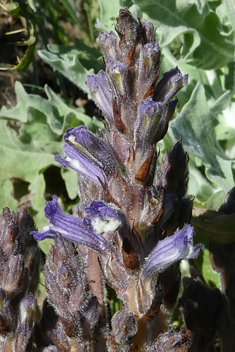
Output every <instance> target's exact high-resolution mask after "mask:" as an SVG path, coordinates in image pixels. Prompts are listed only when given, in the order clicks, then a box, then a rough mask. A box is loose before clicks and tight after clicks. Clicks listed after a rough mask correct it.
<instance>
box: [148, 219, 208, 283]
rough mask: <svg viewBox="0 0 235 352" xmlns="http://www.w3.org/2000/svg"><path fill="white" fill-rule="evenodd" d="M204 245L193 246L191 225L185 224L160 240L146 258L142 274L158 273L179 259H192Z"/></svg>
mask: <svg viewBox="0 0 235 352" xmlns="http://www.w3.org/2000/svg"><path fill="white" fill-rule="evenodd" d="M203 248H204V246H203V245H202V244H196V246H193V227H192V226H191V225H188V224H186V225H185V226H184V228H183V229H181V230H177V231H176V232H175V233H174V235H173V236H171V237H167V238H165V239H164V240H162V241H160V242H159V243H158V244H157V246H156V247H155V248H154V250H153V251H152V253H151V254H150V255H149V257H148V258H147V260H146V263H145V265H144V267H143V271H142V275H144V276H150V275H151V274H153V273H160V272H162V271H163V270H165V269H166V268H167V267H169V266H170V265H171V264H172V263H174V262H176V261H178V260H181V259H193V258H196V257H197V256H198V255H199V252H200V250H202V249H203Z"/></svg>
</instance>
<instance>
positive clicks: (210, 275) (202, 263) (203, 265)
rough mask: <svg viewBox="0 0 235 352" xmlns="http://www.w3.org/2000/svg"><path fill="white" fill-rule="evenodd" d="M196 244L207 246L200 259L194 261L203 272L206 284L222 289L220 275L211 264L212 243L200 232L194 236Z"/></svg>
mask: <svg viewBox="0 0 235 352" xmlns="http://www.w3.org/2000/svg"><path fill="white" fill-rule="evenodd" d="M194 242H195V243H203V244H204V245H205V247H204V250H203V251H202V252H201V254H200V255H199V257H198V258H197V259H194V262H195V264H196V266H197V268H198V269H199V271H200V272H201V274H202V276H203V278H204V280H205V282H206V284H207V285H208V286H209V287H217V288H218V289H220V288H221V282H220V275H219V274H218V273H216V272H215V271H214V270H213V269H212V266H211V262H210V252H209V246H210V242H209V241H208V240H207V239H205V237H203V236H202V235H201V234H200V232H198V231H197V232H196V233H195V235H194Z"/></svg>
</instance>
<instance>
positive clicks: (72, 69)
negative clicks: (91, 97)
mask: <svg viewBox="0 0 235 352" xmlns="http://www.w3.org/2000/svg"><path fill="white" fill-rule="evenodd" d="M38 55H39V56H40V58H41V59H42V60H44V61H45V62H46V63H47V64H49V65H50V66H51V67H52V68H53V69H54V70H57V71H59V72H60V73H61V74H62V75H64V76H65V77H66V78H68V79H69V80H70V81H71V82H72V83H74V84H75V85H76V86H77V87H79V88H80V89H82V90H83V91H84V92H86V93H89V89H88V87H87V85H86V84H85V82H86V79H87V75H91V74H93V73H94V70H93V69H91V70H89V71H88V70H86V69H85V68H84V67H83V66H82V64H81V63H80V61H79V59H78V58H77V56H76V55H72V54H63V55H61V56H60V55H56V54H53V53H50V52H49V51H46V50H39V51H38Z"/></svg>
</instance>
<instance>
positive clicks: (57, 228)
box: [32, 196, 111, 252]
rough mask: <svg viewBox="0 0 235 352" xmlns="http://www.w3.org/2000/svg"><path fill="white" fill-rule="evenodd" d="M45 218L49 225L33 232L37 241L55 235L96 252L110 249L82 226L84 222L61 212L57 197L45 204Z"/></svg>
mask: <svg viewBox="0 0 235 352" xmlns="http://www.w3.org/2000/svg"><path fill="white" fill-rule="evenodd" d="M44 211H45V216H46V218H47V219H49V220H50V223H51V225H50V226H45V227H44V228H43V229H42V231H41V232H36V231H33V232H32V235H33V236H34V238H35V239H36V240H38V241H41V240H43V239H45V238H54V237H55V236H56V235H57V234H59V235H61V236H63V237H65V238H67V239H69V240H71V241H75V242H79V243H80V244H82V245H85V246H88V247H90V248H92V249H94V250H95V251H97V252H102V251H104V250H107V249H110V247H111V245H110V244H109V243H108V242H107V241H106V240H105V239H104V238H103V237H102V236H101V235H100V234H97V233H96V232H95V231H94V230H93V229H92V228H90V227H87V226H85V225H84V221H83V220H81V219H78V218H75V217H73V216H72V215H67V214H65V213H63V212H62V210H61V208H60V206H59V203H58V202H57V197H56V196H53V200H52V201H50V202H47V203H46V206H45V209H44Z"/></svg>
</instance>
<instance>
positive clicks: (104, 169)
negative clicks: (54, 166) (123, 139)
mask: <svg viewBox="0 0 235 352" xmlns="http://www.w3.org/2000/svg"><path fill="white" fill-rule="evenodd" d="M64 140H65V142H66V143H67V144H66V145H65V146H64V151H65V154H67V156H66V157H65V158H61V157H60V156H58V155H57V156H56V157H55V160H56V161H58V162H60V163H61V164H62V165H63V166H64V167H67V166H68V167H70V168H72V169H73V170H75V171H77V172H78V173H80V174H82V175H83V176H85V177H87V178H88V179H89V180H91V181H92V182H94V183H96V184H97V185H100V182H99V179H100V180H101V181H102V182H103V183H105V180H106V178H105V176H107V177H108V176H110V175H112V174H113V173H114V171H115V167H116V164H115V157H114V155H113V153H112V151H111V149H110V148H109V147H108V145H107V144H106V143H105V142H103V141H102V140H101V139H99V138H97V137H96V136H95V135H94V134H93V133H92V132H90V131H89V130H88V129H87V128H86V127H85V126H79V127H77V128H70V129H68V130H67V132H66V134H65V136H64Z"/></svg>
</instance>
